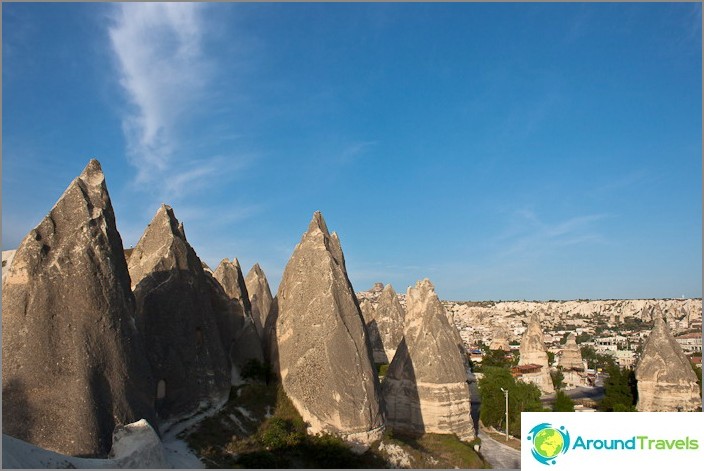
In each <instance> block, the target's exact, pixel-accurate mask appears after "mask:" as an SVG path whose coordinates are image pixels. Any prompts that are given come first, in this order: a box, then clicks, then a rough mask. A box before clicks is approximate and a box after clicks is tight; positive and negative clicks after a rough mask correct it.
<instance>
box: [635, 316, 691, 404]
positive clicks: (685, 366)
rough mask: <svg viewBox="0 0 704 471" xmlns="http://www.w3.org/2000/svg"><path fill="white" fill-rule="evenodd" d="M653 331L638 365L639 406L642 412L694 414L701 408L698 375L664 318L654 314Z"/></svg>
mask: <svg viewBox="0 0 704 471" xmlns="http://www.w3.org/2000/svg"><path fill="white" fill-rule="evenodd" d="M651 315H652V317H653V320H654V325H653V329H652V330H651V331H650V335H649V336H648V340H646V342H645V346H644V347H643V353H642V354H641V356H640V360H639V361H638V365H637V366H636V380H637V381H638V405H637V408H638V410H639V411H642V412H666V411H669V412H676V411H694V410H697V409H698V408H701V407H702V398H701V395H700V389H699V385H698V384H697V376H696V374H695V373H694V370H693V369H692V365H691V363H690V361H689V359H688V358H687V356H686V355H685V354H684V352H683V351H682V347H680V345H679V343H677V341H676V340H675V338H674V337H673V336H672V332H671V331H670V328H669V327H668V325H667V322H666V321H665V320H664V319H663V313H662V310H661V309H660V306H659V305H658V306H657V307H656V309H655V311H654V312H653V311H651Z"/></svg>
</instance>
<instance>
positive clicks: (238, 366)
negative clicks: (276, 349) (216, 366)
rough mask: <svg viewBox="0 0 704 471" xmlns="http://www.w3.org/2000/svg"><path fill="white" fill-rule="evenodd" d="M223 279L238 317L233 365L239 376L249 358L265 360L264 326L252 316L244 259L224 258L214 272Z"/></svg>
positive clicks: (232, 356)
mask: <svg viewBox="0 0 704 471" xmlns="http://www.w3.org/2000/svg"><path fill="white" fill-rule="evenodd" d="M213 276H214V277H215V279H216V280H218V281H219V282H220V285H222V287H223V289H224V290H225V293H226V295H227V297H228V298H229V300H230V302H231V305H232V308H233V311H234V318H235V338H234V341H233V343H232V346H231V348H230V351H229V355H230V360H231V361H232V365H233V368H234V370H233V377H237V376H239V372H240V371H241V370H242V367H243V366H244V365H245V364H246V363H247V362H248V361H249V360H257V361H259V362H263V361H264V355H263V354H262V345H261V340H260V337H259V334H258V331H260V330H262V326H261V324H259V325H257V324H258V323H259V320H258V319H254V318H253V316H252V305H251V304H250V301H249V294H248V293H247V286H246V284H245V281H244V276H243V275H242V269H241V268H240V262H239V261H238V260H237V259H236V258H235V259H234V260H233V261H232V262H230V261H229V260H227V259H223V260H222V261H221V262H220V264H219V265H218V267H217V268H216V269H215V273H214V274H213Z"/></svg>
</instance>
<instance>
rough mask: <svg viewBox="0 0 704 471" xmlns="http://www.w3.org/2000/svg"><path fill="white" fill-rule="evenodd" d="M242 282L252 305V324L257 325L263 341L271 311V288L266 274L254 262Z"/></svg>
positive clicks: (272, 299)
mask: <svg viewBox="0 0 704 471" xmlns="http://www.w3.org/2000/svg"><path fill="white" fill-rule="evenodd" d="M244 284H245V286H246V287H247V293H248V294H249V302H250V303H251V305H252V318H253V319H254V325H255V326H256V327H257V334H258V335H259V338H260V339H261V340H262V342H263V341H264V327H265V326H266V318H267V316H268V315H269V311H271V303H272V302H273V301H274V298H273V297H272V296H271V289H270V288H269V282H268V281H267V279H266V275H264V271H263V270H262V268H261V267H260V266H259V264H258V263H255V264H254V266H253V267H252V268H251V269H250V270H249V273H247V276H246V277H245V279H244Z"/></svg>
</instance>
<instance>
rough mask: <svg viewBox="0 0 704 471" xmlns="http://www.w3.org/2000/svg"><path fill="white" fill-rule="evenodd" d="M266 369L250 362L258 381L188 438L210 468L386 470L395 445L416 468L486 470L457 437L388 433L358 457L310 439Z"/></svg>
mask: <svg viewBox="0 0 704 471" xmlns="http://www.w3.org/2000/svg"><path fill="white" fill-rule="evenodd" d="M260 366H262V365H259V366H257V365H254V364H252V370H251V371H252V372H253V377H257V378H260V381H253V382H250V383H248V384H244V385H240V386H235V387H233V388H232V392H231V394H230V400H229V401H228V403H227V404H226V405H225V407H224V408H223V409H222V410H221V411H219V412H218V413H217V414H216V415H213V416H211V417H209V418H207V419H205V420H203V421H202V422H201V423H200V424H199V425H198V426H196V428H195V429H194V430H193V431H191V432H190V433H188V434H184V436H182V438H184V439H185V440H186V441H187V442H188V444H189V445H190V446H191V448H192V449H193V450H194V451H195V452H196V454H197V455H198V456H199V457H200V458H201V460H202V461H203V463H204V464H205V465H206V466H207V467H208V468H221V469H223V468H247V469H265V468H318V469H327V468H337V469H342V468H375V469H381V468H388V467H389V462H388V458H389V455H388V452H387V451H386V450H384V449H383V448H384V445H388V444H392V443H393V444H396V445H398V446H400V447H401V448H402V449H403V452H404V453H405V454H407V455H409V456H411V457H412V459H413V463H412V464H413V467H417V468H443V469H448V468H465V469H466V468H484V467H487V465H486V463H485V462H484V461H483V459H482V458H481V456H480V455H478V454H477V453H476V452H475V451H474V450H473V449H472V446H471V445H472V444H467V443H464V442H461V441H460V440H459V439H457V437H456V436H454V435H433V434H428V435H424V436H422V437H414V438H410V437H401V436H398V437H395V436H393V435H392V434H391V433H390V432H387V434H386V435H385V436H384V438H383V439H382V440H381V441H379V442H377V443H375V444H373V445H372V447H371V448H370V449H369V450H367V451H366V452H365V453H363V454H361V455H358V454H356V453H354V452H352V451H351V450H350V449H349V448H348V446H347V445H346V444H345V443H344V442H343V441H342V440H341V439H340V438H338V437H336V436H333V435H330V434H319V435H311V434H309V433H308V430H307V428H308V424H307V423H305V422H304V421H303V419H302V418H301V416H300V414H299V413H298V411H297V410H296V408H295V407H294V406H293V403H292V402H291V401H290V400H289V398H288V397H287V396H286V394H285V392H284V390H283V388H282V387H281V385H280V384H279V383H278V382H276V381H275V379H274V378H273V377H270V378H269V384H266V381H265V380H264V378H266V377H268V376H267V375H266V374H264V373H265V372H266V371H267V370H266V369H262V368H260Z"/></svg>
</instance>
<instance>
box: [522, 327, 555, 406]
mask: <svg viewBox="0 0 704 471" xmlns="http://www.w3.org/2000/svg"><path fill="white" fill-rule="evenodd" d="M519 352H520V355H521V356H520V358H519V360H518V365H519V366H521V365H530V364H534V365H540V366H541V367H542V368H541V369H540V372H539V373H536V374H531V375H524V377H523V379H524V380H527V381H530V382H532V383H534V384H535V385H536V386H538V388H540V391H542V392H543V394H551V393H554V392H555V387H554V386H553V384H552V378H550V366H549V364H548V354H547V353H546V351H545V342H544V341H543V329H542V328H541V327H540V316H539V315H538V313H535V314H533V315H532V316H531V318H530V322H529V323H528V328H527V329H526V331H525V332H524V333H523V337H522V338H521V346H520V350H519Z"/></svg>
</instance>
